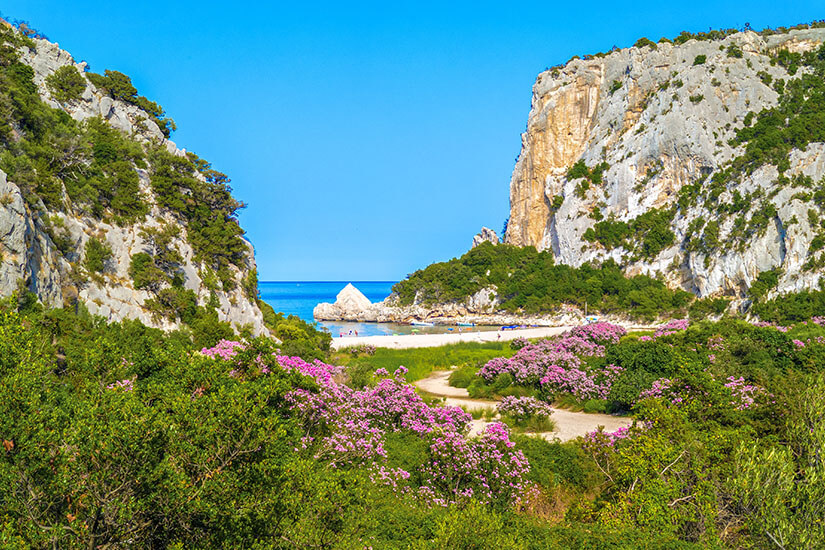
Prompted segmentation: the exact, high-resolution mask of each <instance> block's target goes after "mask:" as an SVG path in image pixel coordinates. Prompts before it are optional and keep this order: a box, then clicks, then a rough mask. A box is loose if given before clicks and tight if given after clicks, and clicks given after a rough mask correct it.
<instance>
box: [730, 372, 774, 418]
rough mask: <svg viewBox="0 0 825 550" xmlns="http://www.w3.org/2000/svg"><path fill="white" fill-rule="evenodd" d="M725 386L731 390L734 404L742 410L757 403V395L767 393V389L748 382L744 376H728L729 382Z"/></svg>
mask: <svg viewBox="0 0 825 550" xmlns="http://www.w3.org/2000/svg"><path fill="white" fill-rule="evenodd" d="M725 387H726V388H728V389H730V391H731V395H732V397H733V401H732V404H733V406H734V407H735V408H736V409H737V410H740V411H743V410H745V409H749V408H751V407H752V406H754V404H755V403H756V398H757V397H760V396H762V395H765V394H766V393H767V392H766V391H765V389H764V388H762V387H760V386H756V385H753V384H746V383H745V379H744V378H742V377H739V378H736V377H735V376H730V377H728V382H727V383H726V384H725Z"/></svg>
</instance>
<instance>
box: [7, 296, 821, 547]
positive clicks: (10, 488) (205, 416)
mask: <svg viewBox="0 0 825 550" xmlns="http://www.w3.org/2000/svg"><path fill="white" fill-rule="evenodd" d="M269 315H271V316H272V317H269V319H270V320H272V319H273V318H274V319H275V320H276V321H277V320H280V321H281V322H283V321H285V320H284V319H283V318H282V316H278V315H276V314H274V312H270V313H269ZM685 325H686V323H683V324H681V325H678V326H677V325H669V326H668V327H664V328H663V329H660V330H659V331H657V333H656V334H654V335H638V334H636V335H629V336H624V337H622V336H621V335H622V333H623V331H621V330H620V329H618V327H611V326H609V325H600V326H598V327H595V326H594V327H590V328H587V329H581V330H577V331H574V333H571V334H569V335H566V336H564V337H563V338H561V339H556V340H553V341H550V342H545V343H541V342H539V343H533V344H526V343H524V344H519V345H514V346H513V347H514V348H516V347H518V348H520V349H519V350H518V351H517V352H516V355H513V352H514V351H515V350H509V351H506V352H505V350H503V349H501V348H500V349H499V350H496V349H494V348H493V347H489V348H488V349H486V350H484V352H485V354H486V353H488V352H490V353H494V352H496V351H500V352H501V353H502V354H503V355H504V357H501V358H500V359H496V358H492V359H490V360H489V361H488V364H487V365H483V366H481V367H480V368H479V366H478V365H476V366H473V364H472V363H473V358H472V354H474V353H476V352H480V351H482V349H481V348H473V349H469V348H468V349H466V350H455V353H458V354H459V355H455V356H454V357H452V358H447V359H445V360H446V361H448V362H449V361H452V360H455V359H459V360H460V357H459V356H463V357H465V358H467V359H469V360H470V362H469V363H468V364H467V367H466V368H469V369H470V370H471V371H473V372H475V371H478V373H479V375H481V376H487V377H488V378H481V377H479V378H477V379H478V380H482V383H481V386H479V385H478V384H477V383H476V382H472V383H471V387H472V388H473V391H479V389H484V388H485V387H486V386H485V385H486V384H487V380H488V379H489V380H490V384H491V385H490V386H489V388H488V390H487V391H489V392H492V394H493V395H495V394H505V395H515V396H518V395H522V396H523V395H533V396H535V397H537V398H539V399H541V400H557V401H558V400H563V397H564V396H565V395H572V396H573V398H574V399H579V397H581V398H587V399H589V401H590V404H589V405H587V407H589V409H590V410H600V409H603V408H605V407H606V408H610V407H613V406H614V405H611V403H614V404H615V406H617V407H619V408H624V409H630V410H632V413H633V415H634V416H635V418H636V419H637V421H638V423H637V424H636V425H635V426H634V427H632V428H631V429H629V430H624V431H621V432H616V433H614V434H607V433H598V432H597V433H593V434H591V435H589V436H588V437H586V438H583V439H579V440H575V441H571V442H568V443H563V444H562V443H551V442H548V441H545V440H543V439H537V438H532V437H524V436H515V435H512V436H511V435H508V434H507V432H506V431H502V430H504V428H503V427H502V425H501V424H497V423H495V422H494V423H493V424H491V425H490V426H491V427H490V428H488V430H487V431H485V433H484V435H482V436H480V437H477V438H467V437H466V436H464V435H461V434H462V431H461V430H463V428H461V426H464V425H465V422H467V421H468V419H469V415H467V414H465V413H463V412H462V411H461V410H460V409H451V408H449V407H435V408H430V407H428V406H427V405H425V404H424V403H423V402H422V401H421V400H420V398H418V397H417V396H416V395H415V394H414V393H413V392H412V391H411V389H410V387H409V386H406V385H405V384H404V382H403V380H402V379H401V378H400V376H402V375H403V373H404V370H403V369H402V370H400V371H398V373H396V376H395V377H391V376H389V375H388V374H387V371H386V370H383V369H381V368H377V367H380V366H391V365H392V360H391V359H389V358H388V357H384V358H381V357H379V355H378V353H376V354H375V355H370V353H371V352H368V353H365V355H364V357H359V358H358V359H359V361H357V362H355V363H353V364H352V365H351V367H350V368H349V369H348V371H346V372H341V371H340V370H339V369H337V368H336V367H331V366H329V365H325V364H324V363H320V362H319V363H309V362H305V361H303V360H302V359H300V358H299V357H289V356H287V355H288V354H287V353H286V351H285V347H286V346H287V345H289V344H290V342H297V340H291V339H290V338H291V336H294V335H295V334H297V333H298V332H304V331H306V330H308V329H310V332H311V327H307V326H305V325H304V326H302V325H300V323H291V324H288V325H282V326H280V327H275V329H276V331H277V332H279V334H280V337H281V338H282V340H284V342H283V343H282V344H279V345H276V344H275V343H274V342H273V341H269V340H264V339H248V340H246V342H227V341H226V340H220V341H219V340H218V338H215V337H213V338H211V339H209V338H207V337H205V336H203V335H201V338H202V340H201V342H200V343H197V342H196V341H195V340H196V337H195V335H194V334H193V333H191V332H189V331H178V332H173V333H168V334H164V333H163V332H161V331H159V330H155V329H149V328H146V327H144V326H142V325H141V324H140V323H138V322H134V321H127V322H123V323H114V324H109V325H107V324H105V323H104V322H103V321H102V320H101V319H95V318H91V317H89V316H88V315H87V314H85V313H84V312H83V310H82V308H81V309H80V310H79V311H78V313H77V314H75V313H73V312H71V311H68V310H54V311H43V310H42V309H41V308H40V307H39V306H38V305H37V304H36V302H35V301H34V300H32V299H31V296H30V295H18V296H15V297H13V299H10V300H7V301H5V302H4V303H3V304H2V305H0V408H2V410H0V442H2V444H3V448H2V449H0V488H2V493H0V494H2V495H3V496H2V497H0V542H2V546H3V547H4V548H46V547H59V548H81V547H84V548H88V547H101V546H103V547H105V546H109V547H119V546H133V547H161V548H166V547H170V548H190V547H201V548H204V547H208V548H230V547H231V548H295V547H323V548H355V547H359V548H360V547H362V546H364V545H365V542H366V544H368V545H369V546H371V547H372V548H375V549H381V548H422V549H423V548H444V549H447V548H472V547H500V548H504V549H517V548H519V549H520V548H536V549H539V548H571V549H572V548H594V549H608V548H610V549H616V548H619V549H628V550H629V549H635V548H642V547H644V548H662V549H664V548H667V549H688V548H700V547H702V548H713V547H718V548H725V547H765V546H768V545H769V544H770V543H771V540H772V539H776V540H778V541H780V542H781V543H782V544H783V545H784V546H785V547H787V548H814V547H816V544H817V541H819V540H821V537H822V536H823V535H825V533H823V532H822V527H821V525H819V524H818V523H817V522H816V518H817V517H821V512H822V503H823V500H822V498H823V495H822V488H821V484H818V483H815V482H814V481H815V480H816V479H819V476H821V475H823V473H825V472H823V468H824V466H823V464H822V462H821V459H820V458H818V453H817V448H819V447H821V445H823V444H825V439H824V438H825V424H823V421H822V418H823V413H825V399H823V395H825V381H823V380H822V379H821V373H820V370H821V369H820V365H821V364H822V362H823V360H825V344H823V343H820V342H825V329H823V328H822V327H820V326H819V325H817V324H815V323H804V324H800V325H798V326H796V327H794V328H792V329H790V330H788V331H787V332H782V331H783V330H787V329H786V328H784V327H778V328H777V327H771V326H767V327H754V326H751V325H748V324H745V323H742V322H736V321H727V322H724V323H716V324H713V323H699V324H697V325H695V326H691V327H689V328H687V330H685ZM304 334H305V335H308V336H310V337H313V336H314V335H312V334H311V333H309V332H304ZM327 338H328V336H327ZM316 342H317V341H316V340H311V338H310V339H309V340H306V339H305V340H304V342H303V345H304V346H305V348H304V350H303V351H301V352H300V353H299V355H304V356H305V357H306V358H308V359H312V358H320V359H325V358H326V357H328V350H327V349H324V348H323V346H322V345H321V346H319V345H316ZM215 344H216V345H215ZM213 345H214V346H213ZM327 345H328V340H327ZM201 346H213V347H208V348H206V349H203V351H202V353H197V352H196V350H197V349H199V348H200V347H201ZM496 346H501V345H500V344H496ZM559 346H561V347H559ZM276 348H280V350H277V349H276ZM562 348H564V350H566V351H562ZM365 351H366V350H365ZM468 352H469V353H468ZM571 352H572V353H573V355H570V356H569V357H568V359H567V361H568V363H560V362H556V363H555V364H557V365H562V366H563V367H564V369H568V370H567V371H566V372H567V373H569V374H570V376H568V375H566V374H563V373H559V371H558V370H554V371H552V372H554V373H555V374H554V375H553V377H551V379H548V381H544V382H541V384H539V385H538V386H536V385H532V383H529V382H527V379H525V378H522V376H524V375H526V376H528V377H529V376H530V375H529V374H522V373H529V372H532V371H531V369H535V368H538V369H539V370H541V369H550V368H551V367H549V365H548V364H547V363H546V362H544V361H543V360H542V357H544V354H547V353H550V354H554V353H571ZM273 353H276V354H278V355H272V354H273ZM282 354H283V355H282ZM574 356H575V357H578V359H577V361H578V362H577V363H576V364H577V365H578V367H577V368H579V369H580V370H581V371H582V372H584V373H585V378H586V377H587V376H590V373H594V372H597V371H602V370H609V371H610V372H615V373H617V376H614V377H613V378H612V379H611V380H610V381H609V382H607V385H606V386H605V385H603V382H604V381H600V382H599V384H600V387H599V388H598V389H597V390H595V391H602V389H607V391H606V392H605V393H604V396H605V397H604V398H599V397H598V396H596V397H593V396H592V395H588V394H587V393H585V394H580V393H577V392H580V391H585V392H590V391H594V390H593V389H592V388H590V387H589V386H588V385H587V384H586V383H583V382H582V381H583V380H584V379H583V378H581V377H577V376H572V375H573V374H575V373H574V369H572V368H569V367H571V366H572V365H573V363H569V361H574V360H573V359H572V357H574ZM372 357H374V358H375V363H373V364H372V365H371V369H369V367H370V358H372ZM487 357H489V355H486V357H485V359H486V358H487ZM362 359H363V361H362ZM406 359H407V358H403V357H395V361H404V360H406ZM525 361H526V362H525ZM534 361H536V362H535V363H534ZM509 362H514V363H513V364H517V363H520V362H524V363H523V364H524V366H525V368H526V369H527V370H524V369H519V370H516V371H513V372H514V373H515V375H508V374H506V373H504V371H502V370H501V369H502V368H504V369H505V370H506V368H507V367H506V365H508V364H509ZM393 366H394V365H393ZM608 367H610V368H608ZM496 369H498V372H496ZM611 369H612V370H611ZM536 372H539V371H536ZM546 372H551V371H550V370H548V371H546ZM482 373H486V374H482ZM491 374H492V375H493V377H492V378H489V376H490V375H491ZM470 376H471V377H472V378H473V379H474V380H475V379H476V377H475V376H474V375H473V374H470ZM508 376H509V380H504V379H502V378H507V377H508ZM356 378H358V379H356ZM342 379H349V380H350V382H349V384H350V385H349V386H345V385H343V384H341V383H340V381H336V380H342ZM520 384H521V385H520ZM559 384H567V385H566V386H565V385H559ZM518 388H521V389H520V390H519V391H515V390H516V389H518ZM570 392H573V393H570ZM574 394H575V395H574ZM530 399H534V398H533V397H530V398H529V399H528V398H524V397H513V398H511V399H509V400H505V402H506V403H507V404H508V407H509V409H507V410H511V409H512V410H513V411H515V412H511V413H510V414H513V415H518V414H521V415H525V414H526V415H528V416H529V415H530V414H538V412H533V413H531V412H529V411H531V410H533V411H538V410H541V409H537V408H536V407H537V406H536V405H535V404H536V403H538V401H535V399H534V401H530ZM593 401H595V402H596V403H593ZM505 402H502V406H501V409H502V411H504V409H505ZM525 403H533V405H532V409H531V408H529V407H528V408H526V409H525V408H524V404H525ZM599 403H604V404H605V405H602V406H601V407H600V406H599ZM519 407H521V408H519ZM525 410H526V411H528V412H526V413H525V412H521V413H519V412H518V411H525ZM551 418H552V415H551ZM454 472H458V473H454ZM441 476H445V479H446V480H447V481H446V482H445V483H444V484H441V483H440V482H439V481H438V480H439V479H441ZM496 476H506V479H508V480H510V482H509V484H508V483H504V484H501V483H493V480H495V479H497V477H496ZM479 480H488V481H489V483H488V485H489V487H488V488H485V486H484V485H482V484H481V483H480V482H479ZM485 483H486V482H485ZM514 491H515V492H514ZM733 525H735V528H732V527H731V526H733Z"/></svg>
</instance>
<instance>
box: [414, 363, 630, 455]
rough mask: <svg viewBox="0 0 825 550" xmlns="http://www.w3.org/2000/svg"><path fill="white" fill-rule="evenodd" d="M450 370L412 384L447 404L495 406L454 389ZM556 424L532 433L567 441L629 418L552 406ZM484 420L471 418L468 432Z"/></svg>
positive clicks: (625, 422) (609, 428) (479, 427)
mask: <svg viewBox="0 0 825 550" xmlns="http://www.w3.org/2000/svg"><path fill="white" fill-rule="evenodd" d="M449 378H450V371H436V372H433V373H432V374H431V375H430V376H428V377H427V378H424V379H422V380H418V381H417V382H415V385H416V386H417V387H418V388H420V389H421V390H423V391H425V392H427V393H430V394H432V395H437V396H439V397H443V398H444V401H445V403H446V404H447V405H452V406H456V407H464V408H465V409H467V410H478V409H485V408H488V407H489V408H495V406H496V404H497V403H498V401H493V400H490V399H472V398H471V397H470V394H469V393H467V390H466V389H464V388H454V387H453V386H450V384H449ZM551 418H552V419H553V420H554V421H555V423H556V430H555V431H553V432H542V433H539V434H536V435H537V436H541V437H543V438H545V439H559V440H561V441H569V440H571V439H576V438H577V437H579V436H582V435H585V434H586V433H588V432H592V431H595V430H597V429H598V428H599V426H604V429H605V430H606V431H608V432H612V431H614V430H617V429H619V428H623V427H626V426H630V424H631V423H632V422H633V421H632V419H630V418H627V417H622V416H611V415H609V414H587V413H583V412H574V411H568V410H565V409H553V416H552V417H551ZM487 424H488V422H485V421H484V420H473V424H472V427H471V430H470V433H471V434H477V433H479V432H481V430H483V429H484V426H486V425H487Z"/></svg>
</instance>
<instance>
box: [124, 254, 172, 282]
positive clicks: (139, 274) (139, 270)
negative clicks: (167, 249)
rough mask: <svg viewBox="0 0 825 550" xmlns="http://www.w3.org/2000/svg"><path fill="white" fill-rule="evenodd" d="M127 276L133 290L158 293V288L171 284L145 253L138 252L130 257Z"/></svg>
mask: <svg viewBox="0 0 825 550" xmlns="http://www.w3.org/2000/svg"><path fill="white" fill-rule="evenodd" d="M129 276H130V277H131V278H132V283H133V284H134V286H135V288H137V289H142V290H150V291H153V292H155V291H158V290H160V287H161V286H163V285H164V284H166V283H169V282H171V281H170V279H169V276H168V275H166V273H164V272H163V271H162V270H161V269H160V268H158V266H157V265H155V259H154V258H153V257H152V256H151V255H149V254H147V253H146V252H138V253H137V254H133V255H132V260H131V263H130V264H129Z"/></svg>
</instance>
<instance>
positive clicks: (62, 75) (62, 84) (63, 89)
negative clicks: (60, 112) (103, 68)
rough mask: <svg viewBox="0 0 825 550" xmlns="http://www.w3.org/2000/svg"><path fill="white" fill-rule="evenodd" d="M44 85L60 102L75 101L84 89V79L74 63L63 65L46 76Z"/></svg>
mask: <svg viewBox="0 0 825 550" xmlns="http://www.w3.org/2000/svg"><path fill="white" fill-rule="evenodd" d="M46 87H48V88H49V92H50V93H51V94H52V97H53V98H54V99H55V100H57V101H59V102H61V103H66V102H68V101H77V100H78V99H80V97H81V96H82V95H83V92H84V91H85V90H86V79H85V78H83V76H82V75H81V74H80V73H79V72H78V70H77V68H75V66H74V65H64V66H63V67H60V68H59V69H57V70H56V71H55V72H53V73H52V74H50V75H49V76H47V77H46Z"/></svg>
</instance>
